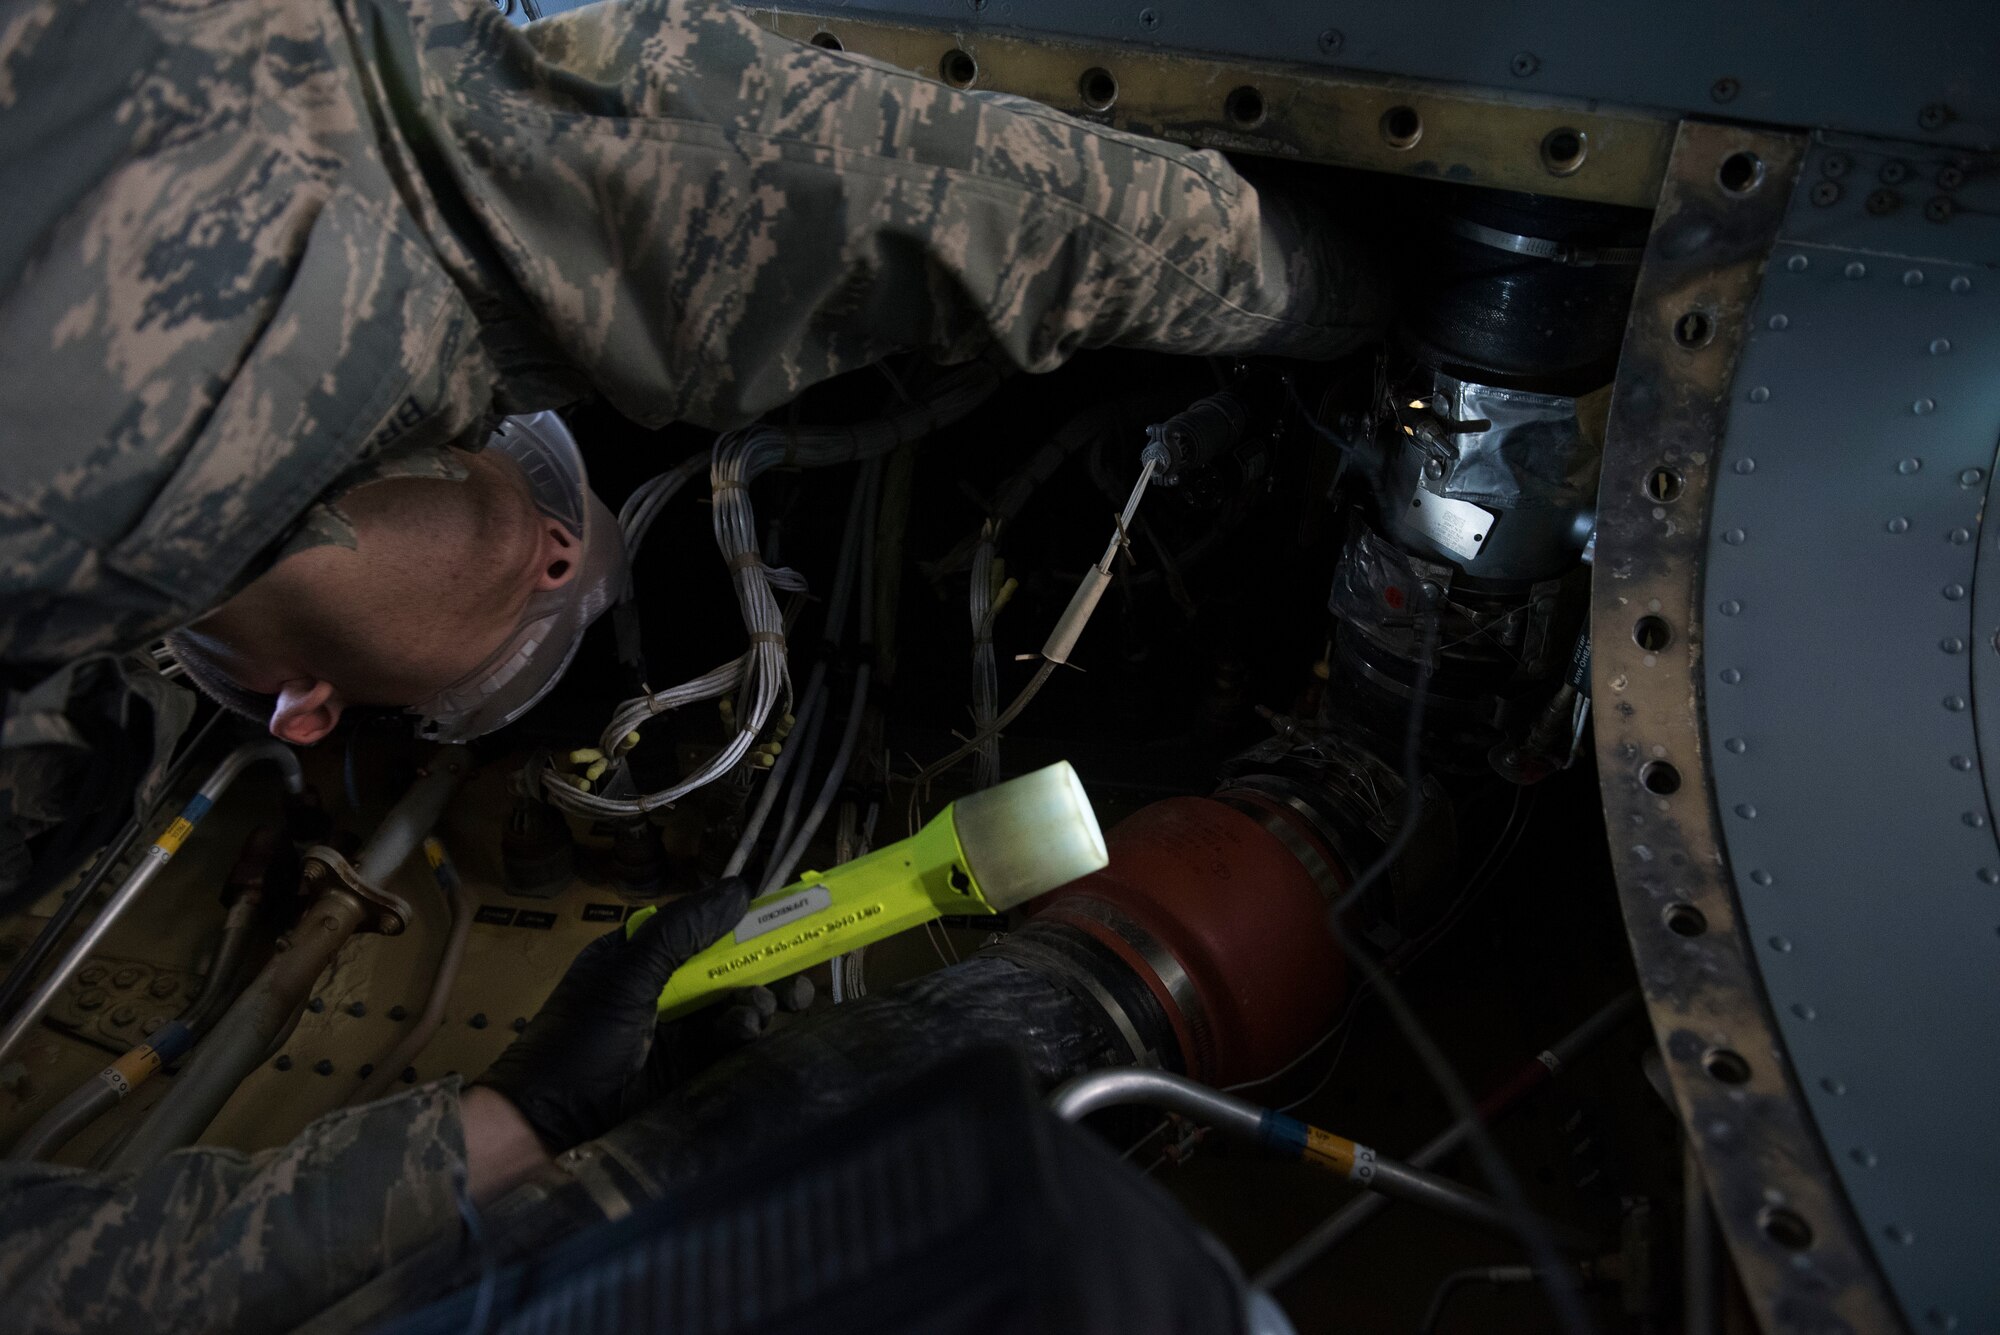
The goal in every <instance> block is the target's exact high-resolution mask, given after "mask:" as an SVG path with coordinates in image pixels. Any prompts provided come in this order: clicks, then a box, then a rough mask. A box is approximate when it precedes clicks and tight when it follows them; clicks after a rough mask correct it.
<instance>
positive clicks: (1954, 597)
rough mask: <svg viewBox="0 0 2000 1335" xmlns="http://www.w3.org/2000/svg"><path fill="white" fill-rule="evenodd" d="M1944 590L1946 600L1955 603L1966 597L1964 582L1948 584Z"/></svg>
mask: <svg viewBox="0 0 2000 1335" xmlns="http://www.w3.org/2000/svg"><path fill="white" fill-rule="evenodd" d="M1943 592H1944V600H1945V601H1946V602H1948V603H1955V602H1957V601H1958V600H1959V599H1961V598H1963V597H1965V586H1964V585H1963V584H1947V585H1945V586H1944V590H1943Z"/></svg>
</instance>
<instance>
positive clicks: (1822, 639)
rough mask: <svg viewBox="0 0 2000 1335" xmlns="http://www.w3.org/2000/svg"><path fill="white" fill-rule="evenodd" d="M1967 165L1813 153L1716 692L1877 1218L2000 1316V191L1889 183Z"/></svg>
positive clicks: (1723, 614)
mask: <svg viewBox="0 0 2000 1335" xmlns="http://www.w3.org/2000/svg"><path fill="white" fill-rule="evenodd" d="M1949 165H1950V164H1949V163H1948V162H1945V161H1943V160H1941V159H1939V158H1938V156H1937V155H1936V154H1934V153H1927V152H1926V150H1924V149H1923V148H1921V147H1920V146H1917V145H1910V144H1902V145H1896V144H1879V143H1878V144H1872V145H1870V144H1865V143H1855V142H1852V141H1849V142H1843V143H1838V144H1816V145H1815V146H1814V147H1813V150H1812V152H1811V153H1810V154H1809V156H1808V158H1807V161H1806V166H1805V171H1804V173H1803V176H1802V179H1801V184H1800V188H1799V190H1798V191H1797V192H1796V194H1795V195H1794V198H1793V200H1792V204H1791V208H1790V210H1789V211H1788V213H1787V216H1786V218H1785V221H1784V224H1783V228H1782V230H1781V234H1780V237H1779V241H1778V244H1777V246H1776V248H1775V250H1774V251H1773V253H1772V256H1771V259H1770V263H1769V265H1768V269H1767V272H1766V276H1765V279H1764V283H1763V288H1762V291H1761V294H1760V296H1759V299H1758V302H1757V306H1756V308H1755V311H1754V313H1753V316H1752V319H1751V324H1750V334H1749V338H1748V340H1747V342H1746V344H1745V347H1744V351H1743V355H1742V360H1741V362H1740V364H1739V366H1738V368H1737V372H1736V376H1735V380H1734V383H1733V385H1732V386H1731V390H1730V408H1729V427H1728V433H1727V436H1726V438H1725V441H1724V444H1723V448H1722V452H1721V456H1720V460H1719V463H1720V468H1719V471H1718V473H1717V474H1716V479H1717V480H1716V485H1715V497H1714V505H1713V510H1712V512H1711V514H1710V519H1709V529H1708V551H1707V558H1706V572H1705V579H1704V584H1703V593H1702V598H1703V605H1702V609H1701V618H1702V626H1703V634H1704V635H1705V637H1706V650H1705V652H1706V667H1705V670H1704V673H1703V680H1702V682H1701V690H1702V693H1703V698H1704V700H1705V702H1706V714H1707V718H1706V727H1707V738H1708V751H1707V755H1708V760H1709V765H1710V767H1711V771H1712V776H1713V782H1714V793H1715V801H1716V806H1717V810H1718V812H1719V814H1720V820H1721V827H1722V832H1723V836H1724V840H1725V843H1726V847H1727V854H1728V865H1729V867H1730V868H1731V870H1732V871H1733V872H1734V879H1735V887H1736V893H1737V896H1738V898H1739V899H1740V901H1741V904H1742V910H1743V914H1744V919H1745V922H1746V924H1747V927H1748V931H1749V935H1750V938H1751V941H1752V943H1753V949H1754V951H1755V952H1756V959H1757V965H1758V968H1759V970H1760V971H1761V973H1762V975H1763V979H1764V984H1765V987H1766V989H1767V991H1768V994H1769V1000H1770V1003H1771V1010H1772V1013H1773V1014H1774V1015H1775V1017H1776V1020H1777V1024H1778V1028H1779V1031H1780V1033H1781V1035H1782V1039H1783V1044H1784V1048H1785V1051H1786V1054H1787V1056H1788V1057H1789V1059H1790V1061H1791V1064H1792V1067H1793V1069H1794V1071H1795V1072H1796V1074H1797V1076H1798V1081H1799V1084H1800V1086H1801V1088H1802V1089H1803V1091H1804V1094H1805V1097H1806V1099H1807V1101H1808V1102H1809V1104H1810V1106H1811V1111H1812V1117H1813V1121H1814V1122H1815V1123H1816V1124H1817V1126H1818V1129H1819V1132H1820V1135H1821V1136H1822V1138H1823V1139H1824V1142H1825V1145H1826V1149H1827V1153H1828V1157H1829V1159H1830V1160H1831V1162H1832V1164H1833V1165H1834V1168H1835V1170H1836V1171H1837V1172H1838V1174H1839V1176H1840V1180H1841V1183H1842V1185H1843V1187H1844V1188H1845V1191H1846V1194H1847V1198H1848V1200H1849V1202H1850V1203H1851V1205H1852V1207H1853V1210H1854V1212H1855V1214H1856V1216H1857V1217H1858V1219H1859V1221H1860V1223H1861V1225H1862V1230H1863V1233H1864V1235H1865V1236H1866V1238H1867V1241H1868V1243H1869V1245H1870V1246H1871V1247H1872V1248H1873V1251H1874V1255H1875V1258H1876V1261H1877V1262H1878V1263H1879V1265H1880V1266H1881V1268H1882V1270H1883V1272H1884V1273H1885V1275H1886V1276H1887V1278H1888V1280H1889V1283H1890V1285H1891V1287H1892V1288H1893V1290H1894V1292H1895V1294H1896V1297H1897V1298H1898V1299H1899V1301H1900V1305H1901V1307H1902V1309H1903V1312H1904V1314H1905V1316H1906V1318H1907V1319H1908V1320H1909V1321H1910V1323H1911V1325H1912V1326H1915V1327H1918V1328H1934V1329H1947V1330H1948V1329H1958V1330H1996V1329H2000V1138H1996V1136H1995V1134H1994V1131H1995V1127H1996V1125H2000V847H1996V844H1995V841H1994V826H1993V803H1992V800H1991V797H1990V796H1989V791H1988V788H1989V785H1990V784H1991V783H1992V782H1993V779H1994V777H1995V776H2000V768H1996V765H1995V763H1994V762H2000V725H1996V723H1995V720H1996V719H2000V640H1996V638H1995V636H1996V630H2000V520H1996V521H1995V522H1993V523H1986V524H1984V525H1983V526H1982V519H1983V517H1984V516H1987V515H1990V514H1992V513H1993V511H1992V507H1991V505H1989V504H1988V497H1989V494H1990V488H1991V487H1992V485H1993V471H1994V462H1995V459H1994V452H1995V446H1996V442H2000V268H1996V265H2000V226H1996V223H2000V183H1996V182H1995V181H1994V179H1993V177H1992V175H1991V173H1990V171H1989V172H1988V173H1985V174H1984V175H1983V176H1982V177H1979V178H1975V179H1974V180H1972V181H1970V182H1968V183H1967V184H1966V185H1965V187H1964V189H1963V192H1962V193H1963V197H1962V198H1961V199H1960V201H1959V207H1958V208H1957V209H1955V210H1954V212H1953V214H1952V216H1950V217H1949V218H1948V219H1947V220H1945V221H1943V222H1938V221H1933V220H1930V219H1927V218H1925V217H1924V216H1922V215H1921V214H1920V213H1919V212H1918V211H1916V210H1913V209H1911V208H1909V207H1907V206H1905V207H1902V208H1899V209H1888V210H1886V211H1885V212H1883V213H1881V214H1879V215H1878V214H1874V213H1871V212H1869V211H1868V208H1867V205H1866V203H1865V197H1866V196H1867V195H1868V194H1869V193H1870V192H1871V191H1874V190H1877V189H1882V188H1884V187H1882V186H1881V185H1880V184H1879V183H1880V182H1883V181H1887V180H1891V179H1894V180H1896V181H1898V182H1901V181H1903V180H1908V179H1915V180H1917V181H1920V182H1929V181H1931V180H1934V179H1935V177H1936V174H1937V173H1938V172H1939V171H1941V170H1943V169H1945V168H1946V167H1948V166H1949ZM1829 183H1851V188H1848V189H1844V190H1842V191H1841V192H1840V194H1839V196H1838V197H1837V198H1832V197H1833V196H1834V192H1833V191H1832V190H1830V189H1828V185H1829ZM1830 198H1831V202H1829V200H1830ZM1884 203H1886V197H1878V207H1880V206H1882V205H1883V204H1884ZM1982 760H1985V761H1986V763H1982Z"/></svg>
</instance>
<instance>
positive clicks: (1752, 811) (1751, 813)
mask: <svg viewBox="0 0 2000 1335" xmlns="http://www.w3.org/2000/svg"><path fill="white" fill-rule="evenodd" d="M1736 814H1737V815H1739V816H1741V817H1742V818H1743V819H1744V820H1756V819H1757V808H1755V807H1753V806H1751V805H1750V804H1749V803H1748V802H1738V803H1737V804H1736Z"/></svg>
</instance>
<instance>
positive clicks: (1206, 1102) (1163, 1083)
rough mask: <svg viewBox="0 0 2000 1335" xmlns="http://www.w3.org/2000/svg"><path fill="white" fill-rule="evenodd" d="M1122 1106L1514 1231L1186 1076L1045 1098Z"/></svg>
mask: <svg viewBox="0 0 2000 1335" xmlns="http://www.w3.org/2000/svg"><path fill="white" fill-rule="evenodd" d="M1129 1104H1140V1105H1143V1106H1146V1107H1150V1108H1159V1109H1163V1110H1164V1111H1167V1112H1173V1113H1179V1114H1180V1115H1181V1116H1183V1117H1188V1118H1192V1119H1193V1120H1195V1121H1198V1122H1201V1123H1203V1124H1205V1125H1207V1126H1212V1127H1214V1128H1215V1129H1216V1130H1217V1131H1220V1132H1222V1133H1223V1134H1224V1135H1227V1136H1230V1137H1233V1138H1234V1139H1237V1140H1241V1141H1244V1142H1245V1143H1247V1144H1252V1145H1257V1146H1261V1147H1262V1148H1264V1149H1266V1150H1269V1151H1271V1152H1272V1153H1275V1154H1279V1155H1282V1156H1285V1157H1287V1158H1296V1159H1298V1160H1300V1161H1301V1162H1303V1163H1307V1164H1311V1165H1312V1166H1314V1167H1316V1168H1325V1169H1328V1170H1330V1171H1332V1172H1334V1173H1336V1174H1338V1175H1339V1176H1340V1177H1341V1178H1342V1179H1343V1180H1345V1181H1347V1182H1349V1183H1351V1184H1353V1185H1354V1186H1357V1187H1360V1188H1362V1189H1363V1190H1365V1191H1372V1192H1376V1193H1378V1194H1380V1195H1382V1196H1387V1197H1391V1198H1393V1199H1396V1200H1403V1201H1410V1202H1412V1203H1414V1204H1417V1205H1422V1206H1425V1207H1426V1208H1428V1209H1431V1210H1435V1211H1437V1212H1438V1213H1440V1214H1446V1215H1450V1216H1451V1217H1453V1218H1454V1219H1461V1220H1464V1221H1465V1222H1467V1223H1471V1224H1477V1225H1479V1226H1480V1227H1482V1228H1488V1229H1494V1230H1496V1231H1499V1232H1502V1233H1511V1232H1513V1231H1514V1226H1515V1225H1514V1218H1513V1215H1512V1213H1511V1212H1510V1211H1509V1210H1508V1209H1507V1208H1506V1207H1505V1206H1503V1205H1502V1204H1501V1203H1500V1202H1498V1201H1496V1200H1493V1199H1492V1198H1491V1197H1488V1196H1483V1195H1481V1194H1480V1193H1478V1192H1476V1191H1472V1190H1470V1189H1468V1188H1466V1187H1462V1186H1460V1185H1459V1184H1458V1183H1456V1182H1453V1181H1451V1180H1450V1179H1449V1178H1443V1177H1439V1176H1438V1175H1437V1174H1435V1173H1427V1172H1425V1171H1423V1170H1422V1169H1419V1168H1414V1167H1411V1166H1410V1165H1408V1164H1404V1163H1399V1162H1397V1161H1396V1160H1394V1159H1385V1158H1383V1157H1382V1156H1381V1155H1379V1154H1377V1153H1376V1152H1375V1151H1374V1150H1372V1149H1370V1148H1368V1147H1367V1146H1366V1145H1359V1144H1356V1143H1355V1142H1354V1141H1351V1140H1349V1139H1347V1138H1346V1137H1344V1136H1336V1135H1334V1134H1333V1133H1332V1132H1330V1131H1322V1130H1320V1129H1319V1128H1318V1127H1316V1126H1308V1125H1307V1124H1306V1123H1304V1122H1301V1121H1299V1120H1298V1119H1297V1118H1295V1117H1290V1116H1287V1115H1286V1114H1284V1113H1281V1112H1279V1111H1277V1110H1276V1109H1274V1108H1260V1107H1258V1106H1257V1105H1256V1104H1254V1103H1249V1102H1246V1101H1245V1100H1243V1099H1239V1098H1237V1097H1236V1096H1235V1095H1233V1094H1224V1093H1223V1092H1222V1091H1220V1090H1217V1089H1211V1088H1209V1087H1208V1086H1207V1085H1204V1084H1201V1083H1200V1082H1198V1081H1194V1080H1190V1079H1188V1078H1187V1077H1186V1076H1181V1075H1174V1074H1172V1073H1170V1072H1167V1071H1155V1070H1148V1069H1145V1068H1143V1067H1135V1068H1127V1069H1119V1070H1108V1071H1092V1072H1091V1073H1089V1074H1088V1075H1080V1076H1078V1077H1076V1078H1075V1079H1073V1080H1071V1081H1070V1082H1069V1083H1068V1084H1066V1085H1064V1086H1063V1087H1062V1088H1060V1089H1058V1090H1057V1091H1056V1092H1055V1093H1054V1094H1052V1095H1050V1096H1049V1107H1050V1109H1051V1110H1053V1111H1054V1113H1055V1114H1056V1116H1058V1117H1060V1118H1062V1119H1063V1120H1064V1121H1066V1122H1074V1121H1076V1120H1077V1119H1078V1118H1080V1117H1083V1116H1084V1115H1085V1114H1087V1113H1092V1112H1096V1111H1098V1110H1099V1109H1101V1108H1115V1107H1122V1106H1125V1105H1129ZM1544 1227H1545V1228H1546V1229H1547V1230H1548V1231H1549V1233H1550V1234H1551V1236H1554V1237H1556V1238H1558V1239H1560V1240H1562V1241H1563V1242H1564V1244H1565V1245H1567V1246H1569V1247H1571V1248H1574V1249H1576V1250H1580V1251H1587V1250H1590V1249H1592V1248H1593V1247H1595V1245H1596V1242H1595V1240H1594V1239H1593V1238H1592V1237H1591V1236H1590V1235H1589V1234H1588V1233H1585V1232H1582V1231H1581V1230H1578V1229H1573V1228H1568V1227H1566V1226H1564V1225H1561V1224H1555V1223H1545V1224H1544Z"/></svg>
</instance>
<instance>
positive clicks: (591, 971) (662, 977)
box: [475, 878, 750, 1152]
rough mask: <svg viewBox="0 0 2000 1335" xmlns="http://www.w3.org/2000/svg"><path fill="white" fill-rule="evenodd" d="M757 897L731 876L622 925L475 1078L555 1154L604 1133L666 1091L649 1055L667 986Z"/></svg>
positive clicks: (580, 961)
mask: <svg viewBox="0 0 2000 1335" xmlns="http://www.w3.org/2000/svg"><path fill="white" fill-rule="evenodd" d="M749 904H750V889H749V887H748V886H747V885H745V884H744V883H743V881H741V880H740V879H735V878H732V879H730V880H727V881H723V882H721V883H719V884H717V885H714V886H711V887H710V888H708V889H707V890H703V891H700V892H698V893H696V894H692V895H688V896H685V897H684V898H681V899H677V900H675V901H674V902H673V903H671V904H667V905H664V906H662V907H661V909H660V911H659V912H658V913H655V914H654V915H653V916H652V917H651V918H649V919H648V920H647V921H646V922H645V923H644V924H643V925H642V926H640V928H639V930H638V931H636V932H634V933H633V934H632V938H631V940H629V941H628V940H626V938H625V929H624V928H623V927H617V928H613V929H612V930H611V931H610V932H608V933H606V934H605V935H603V936H601V937H599V938H597V940H595V941H593V942H591V943H590V944H589V945H587V946H585V947H584V948H583V950H582V951H581V952H580V953H579V954H578V955H577V957H576V959H575V960H574V961H573V962H572V963H571V964H570V966H569V971H568V972H566V973H565V974H563V977H562V981H561V982H559V983H557V984H556V990H555V991H554V992H551V993H550V994H549V999H548V1000H547V1001H546V1002H544V1003H543V1005H542V1009H541V1010H540V1011H539V1012H538V1013H537V1014H536V1016H535V1018H534V1019H533V1020H532V1021H530V1022H529V1024H528V1027H527V1028H526V1029H525V1030H523V1031H522V1033H521V1036H520V1037H519V1038H517V1039H515V1040H514V1041H513V1042H512V1043H510V1044H508V1045H507V1050H506V1051H505V1052H503V1053H501V1054H500V1056H499V1058H498V1059H497V1060H495V1061H494V1063H493V1065H491V1066H490V1067H488V1068H487V1069H486V1074H485V1075H482V1076H481V1077H479V1079H478V1080H477V1081H476V1082H475V1083H476V1084H479V1085H484V1086H485V1087H487V1088H488V1089H491V1090H493V1091H494V1092H495V1093H497V1094H499V1095H501V1096H502V1097H503V1098H505V1099H506V1100H507V1101H508V1102H509V1103H511V1104H513V1105H514V1106H515V1107H516V1108H518V1109H519V1110H520V1112H521V1116H522V1117H524V1118H526V1119H527V1122H528V1125H529V1126H531V1127H533V1128H534V1131H535V1134H536V1136H538V1137H540V1138H541V1141H542V1144H543V1145H545V1146H547V1147H548V1148H549V1149H550V1150H551V1151H552V1152H560V1151H562V1150H566V1149H568V1148H569V1147H570V1146H572V1145H580V1144H582V1143H583V1142H584V1141H586V1140H593V1139H595V1138H596V1137H598V1136H601V1135H603V1134H604V1133H605V1132H606V1131H609V1130H610V1129H611V1128H612V1127H614V1126H616V1125H618V1123H620V1122H622V1121H624V1120H625V1118H626V1117H627V1116H628V1115H629V1114H630V1113H632V1112H633V1111H634V1110H635V1109H637V1108H638V1107H640V1106H641V1105H642V1104H644V1103H646V1102H648V1101H649V1100H650V1099H651V1098H653V1097H656V1096H657V1095H658V1094H659V1093H660V1092H661V1091H660V1090H658V1089H655V1088H654V1087H653V1086H654V1084H656V1083H659V1082H657V1081H655V1080H652V1079H649V1077H650V1076H651V1075H653V1074H654V1072H653V1069H652V1068H653V1066H654V1065H655V1064H654V1063H650V1062H649V1061H648V1058H649V1057H650V1056H651V1054H652V1050H653V1035H654V1031H655V1029H656V1028H657V1018H658V1006H659V1001H660V989H662V988H664V987H665V986H666V985H667V979H668V978H670V977H672V976H673V972H674V970H676V969H678V968H680V966H681V965H683V964H685V963H686V962H687V961H688V960H689V959H690V958H692V957H693V956H695V955H697V954H699V953H700V952H701V951H703V950H706V949H707V948H708V947H709V946H710V945H713V944H714V943H715V942H716V941H719V940H721V939H722V936H723V934H724V933H726V932H727V931H729V929H730V928H732V927H734V926H735V925H736V924H737V923H738V922H740V921H742V919H743V914H744V911H745V910H746V909H747V908H748V907H749Z"/></svg>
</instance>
